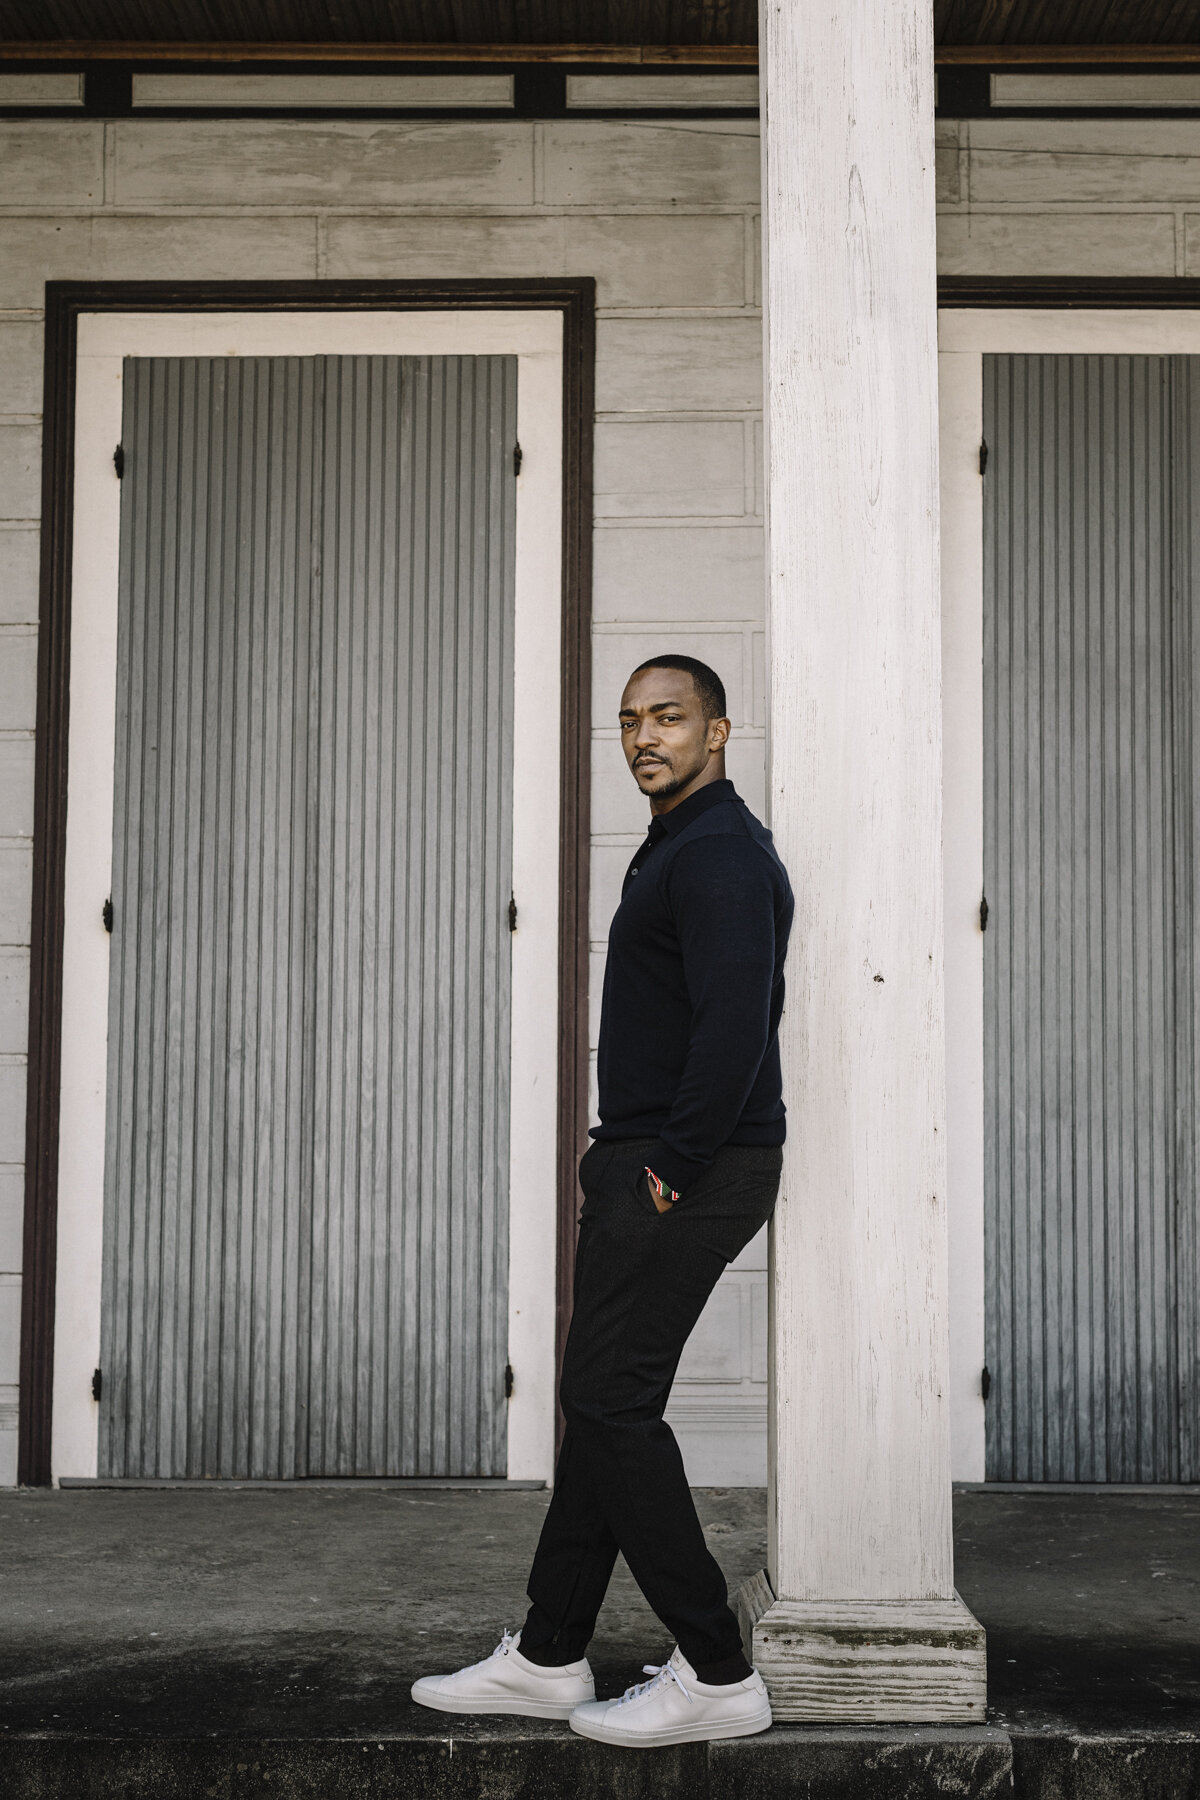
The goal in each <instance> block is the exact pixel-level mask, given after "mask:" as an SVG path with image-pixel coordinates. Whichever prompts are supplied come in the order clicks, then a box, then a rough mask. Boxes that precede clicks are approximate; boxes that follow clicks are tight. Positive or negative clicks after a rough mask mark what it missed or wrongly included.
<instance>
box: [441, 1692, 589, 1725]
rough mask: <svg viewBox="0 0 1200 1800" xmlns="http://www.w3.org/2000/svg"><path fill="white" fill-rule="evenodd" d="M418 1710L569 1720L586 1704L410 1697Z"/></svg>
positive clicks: (442, 1696)
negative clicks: (423, 1707) (573, 1713)
mask: <svg viewBox="0 0 1200 1800" xmlns="http://www.w3.org/2000/svg"><path fill="white" fill-rule="evenodd" d="M412 1698H413V1700H414V1702H415V1703H416V1705H417V1706H427V1707H429V1708H430V1710H431V1711H432V1712H444V1713H474V1714H484V1715H486V1714H488V1713H497V1714H500V1713H503V1714H512V1713H515V1714H516V1715H517V1716H518V1717H519V1718H523V1719H569V1718H570V1717H571V1714H572V1712H574V1710H575V1708H576V1707H577V1706H582V1705H584V1704H585V1702H583V1701H581V1700H572V1701H570V1703H567V1702H564V1701H561V1700H516V1699H513V1700H499V1699H497V1700H458V1699H455V1698H454V1696H453V1695H450V1694H415V1693H414V1694H413V1696H412Z"/></svg>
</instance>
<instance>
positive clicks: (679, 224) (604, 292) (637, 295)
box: [563, 213, 750, 309]
mask: <svg viewBox="0 0 1200 1800" xmlns="http://www.w3.org/2000/svg"><path fill="white" fill-rule="evenodd" d="M563 231H564V235H565V246H564V265H563V273H564V274H566V275H595V276H596V304H597V306H598V307H600V308H601V309H603V308H605V307H610V306H643V307H645V306H670V307H693V306H694V307H701V306H741V305H742V304H743V303H744V302H745V301H746V300H747V299H748V298H750V297H749V296H748V295H747V293H746V286H747V282H746V257H745V251H744V246H745V237H746V226H745V222H744V220H743V218H742V217H741V215H739V214H736V213H734V214H718V215H715V216H708V217H704V216H701V215H697V214H687V215H684V216H680V215H679V214H671V213H666V214H663V213H654V214H651V215H649V216H642V217H638V216H636V215H629V214H626V215H625V216H624V217H622V216H620V215H616V216H611V215H602V216H590V217H589V216H587V215H584V216H579V215H576V216H574V217H572V216H570V215H566V216H565V217H564V219H563Z"/></svg>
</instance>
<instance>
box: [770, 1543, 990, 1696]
mask: <svg viewBox="0 0 1200 1800" xmlns="http://www.w3.org/2000/svg"><path fill="white" fill-rule="evenodd" d="M734 1606H735V1610H736V1612H737V1615H738V1620H739V1623H740V1624H741V1627H742V1636H743V1640H744V1641H745V1643H746V1645H747V1647H748V1649H749V1646H750V1645H751V1644H752V1645H753V1649H752V1650H750V1652H749V1653H750V1655H751V1659H752V1661H753V1662H754V1665H755V1667H756V1668H757V1669H758V1671H759V1674H760V1675H761V1676H762V1678H763V1680H764V1681H765V1682H766V1684H767V1692H768V1693H769V1694H770V1696H771V1710H772V1712H773V1713H774V1715H775V1717H776V1719H780V1720H805V1721H808V1722H809V1723H816V1722H817V1721H821V1722H826V1723H827V1722H830V1721H853V1720H857V1721H859V1722H861V1723H865V1724H930V1723H945V1724H953V1725H982V1724H983V1723H984V1720H985V1718H986V1714H987V1660H986V1641H985V1636H984V1630H983V1626H982V1625H981V1624H980V1623H979V1621H978V1620H977V1619H976V1618H974V1617H973V1615H972V1614H971V1613H970V1612H969V1611H968V1609H967V1607H966V1606H965V1604H964V1603H963V1601H962V1600H961V1599H960V1597H959V1595H958V1594H957V1593H956V1594H955V1595H954V1597H953V1599H951V1600H777V1599H776V1598H775V1595H774V1593H773V1592H772V1589H771V1584H770V1582H769V1580H768V1578H767V1575H766V1573H765V1571H763V1572H760V1573H759V1574H758V1575H752V1576H751V1577H750V1579H749V1581H745V1582H743V1583H742V1585H741V1587H740V1588H739V1589H738V1591H737V1594H736V1596H735V1600H734Z"/></svg>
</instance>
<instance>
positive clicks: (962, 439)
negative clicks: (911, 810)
mask: <svg viewBox="0 0 1200 1800" xmlns="http://www.w3.org/2000/svg"><path fill="white" fill-rule="evenodd" d="M989 354H995V355H1005V354H1014V355H1031V356H1039V355H1046V356H1055V355H1057V356H1084V355H1090V356H1197V355H1200V311H1194V312H1193V311H1184V310H1179V311H1176V310H1174V309H1171V310H1157V311H1156V310H1155V309H1153V308H1149V307H1147V308H1133V307H1130V308H1128V309H1126V308H1115V307H1114V308H1106V307H1096V308H1081V307H1078V306H1072V307H1030V308H1017V307H1012V308H1009V307H1003V308H1000V307H997V308H995V309H991V308H984V307H979V308H974V307H961V308H959V307H945V308H943V309H942V310H941V311H940V312H939V314H938V383H939V395H940V406H941V483H942V486H941V510H942V743H943V756H944V764H943V777H942V780H943V819H944V825H943V831H944V847H945V877H944V880H945V914H946V1070H947V1079H946V1087H947V1094H946V1099H947V1125H946V1131H947V1139H946V1148H947V1153H948V1161H949V1169H948V1182H949V1188H948V1192H949V1229H950V1422H951V1468H952V1473H953V1477H954V1479H955V1480H956V1481H983V1480H984V1478H985V1457H984V1446H985V1434H984V1406H983V1397H982V1394H981V1392H980V1376H981V1373H982V1370H983V1364H984V1261H983V1258H984V1206H983V1183H984V1159H983V1111H984V1093H983V934H982V932H981V931H980V928H979V902H980V899H981V898H982V895H983V482H982V479H981V477H980V471H979V446H980V443H981V442H982V439H983V358H984V356H985V355H989Z"/></svg>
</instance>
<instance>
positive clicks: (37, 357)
mask: <svg viewBox="0 0 1200 1800" xmlns="http://www.w3.org/2000/svg"><path fill="white" fill-rule="evenodd" d="M41 410H42V326H41V321H40V320H35V319H2V318H0V413H36V414H40V413H41Z"/></svg>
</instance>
